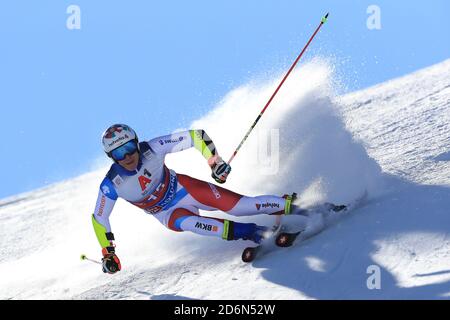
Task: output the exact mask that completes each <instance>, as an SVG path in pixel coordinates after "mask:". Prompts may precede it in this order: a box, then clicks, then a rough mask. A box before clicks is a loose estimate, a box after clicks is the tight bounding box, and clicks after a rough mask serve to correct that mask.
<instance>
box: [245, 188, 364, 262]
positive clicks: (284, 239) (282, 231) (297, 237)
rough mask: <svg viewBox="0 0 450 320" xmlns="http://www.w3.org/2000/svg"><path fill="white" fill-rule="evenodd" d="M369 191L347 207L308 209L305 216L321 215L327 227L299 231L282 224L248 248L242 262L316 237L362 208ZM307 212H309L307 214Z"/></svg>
mask: <svg viewBox="0 0 450 320" xmlns="http://www.w3.org/2000/svg"><path fill="white" fill-rule="evenodd" d="M367 195H368V194H367V191H364V193H363V194H362V195H361V196H360V197H358V198H356V199H355V200H354V201H352V202H349V203H348V204H346V205H334V204H332V203H324V204H322V205H320V206H315V207H313V208H309V209H306V210H305V211H303V212H302V213H301V215H304V216H307V217H308V216H309V217H311V216H313V215H314V214H321V215H322V216H323V219H324V220H325V221H324V223H325V225H326V227H322V229H321V230H316V229H315V228H314V227H313V226H306V227H305V228H300V229H298V230H292V229H293V228H292V226H290V225H289V223H282V222H281V221H280V223H279V224H278V225H275V226H274V228H273V229H272V230H273V231H272V233H271V234H270V236H268V237H267V238H266V239H264V240H263V241H262V242H261V244H259V245H257V246H255V247H247V248H245V249H244V250H243V252H242V261H243V262H245V263H250V262H253V261H254V260H255V259H256V258H259V257H261V256H263V255H264V254H266V253H269V252H271V251H274V250H276V249H277V248H288V247H291V246H293V245H294V244H298V243H301V242H303V241H304V240H306V239H309V238H311V237H313V236H314V235H316V234H318V233H319V232H321V231H322V230H323V229H325V228H327V227H328V226H329V225H330V224H332V223H333V222H335V221H337V220H338V219H339V218H340V217H342V216H344V215H347V214H348V213H349V212H351V211H354V210H356V209H358V208H360V207H361V206H362V205H363V204H364V203H365V202H366V199H367ZM305 212H308V213H307V214H305Z"/></svg>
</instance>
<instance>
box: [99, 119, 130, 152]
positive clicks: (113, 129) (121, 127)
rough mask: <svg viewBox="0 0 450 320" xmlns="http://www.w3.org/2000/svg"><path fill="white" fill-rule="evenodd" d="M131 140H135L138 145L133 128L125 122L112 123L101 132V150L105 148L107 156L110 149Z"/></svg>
mask: <svg viewBox="0 0 450 320" xmlns="http://www.w3.org/2000/svg"><path fill="white" fill-rule="evenodd" d="M132 140H135V141H136V143H137V144H138V145H139V143H138V137H137V135H136V132H134V130H133V129H131V128H130V127H129V126H127V125H125V124H114V125H112V126H110V127H109V128H108V129H106V131H105V132H104V133H103V136H102V143H103V150H105V152H106V154H108V156H109V155H110V153H111V151H113V150H114V149H117V148H119V147H120V146H123V145H124V144H126V143H127V142H129V141H132Z"/></svg>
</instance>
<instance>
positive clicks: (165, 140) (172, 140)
mask: <svg viewBox="0 0 450 320" xmlns="http://www.w3.org/2000/svg"><path fill="white" fill-rule="evenodd" d="M183 139H184V137H179V138H178V139H164V140H159V144H160V145H164V144H166V143H177V142H181V141H183Z"/></svg>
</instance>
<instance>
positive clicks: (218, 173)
mask: <svg viewBox="0 0 450 320" xmlns="http://www.w3.org/2000/svg"><path fill="white" fill-rule="evenodd" d="M208 164H209V166H210V167H211V170H212V174H211V177H213V179H214V180H216V182H218V183H225V182H226V181H227V177H228V175H229V174H230V172H231V166H230V165H229V164H228V163H226V162H225V161H223V160H222V158H221V157H220V156H217V155H216V156H214V157H212V158H211V159H210V160H209V161H208Z"/></svg>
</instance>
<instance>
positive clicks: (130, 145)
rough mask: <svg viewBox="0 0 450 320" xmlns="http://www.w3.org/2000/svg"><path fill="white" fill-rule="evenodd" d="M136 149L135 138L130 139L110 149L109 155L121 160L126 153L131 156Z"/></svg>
mask: <svg viewBox="0 0 450 320" xmlns="http://www.w3.org/2000/svg"><path fill="white" fill-rule="evenodd" d="M136 151H138V145H137V143H136V141H135V140H131V141H128V142H127V143H125V144H124V145H122V146H120V147H118V148H116V149H114V150H113V151H111V152H110V153H109V155H110V156H111V158H113V159H114V160H116V161H122V160H124V159H125V157H126V156H127V155H130V156H131V155H132V154H134V153H135V152H136Z"/></svg>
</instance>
